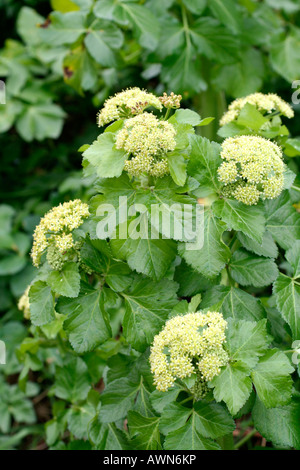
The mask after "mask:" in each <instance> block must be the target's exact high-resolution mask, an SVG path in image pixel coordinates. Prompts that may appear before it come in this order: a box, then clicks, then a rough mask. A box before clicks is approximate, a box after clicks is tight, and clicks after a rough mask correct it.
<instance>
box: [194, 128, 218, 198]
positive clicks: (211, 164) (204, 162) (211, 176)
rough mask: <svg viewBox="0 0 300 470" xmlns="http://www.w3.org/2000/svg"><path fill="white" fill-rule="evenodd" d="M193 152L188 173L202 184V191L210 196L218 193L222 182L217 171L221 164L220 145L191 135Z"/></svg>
mask: <svg viewBox="0 0 300 470" xmlns="http://www.w3.org/2000/svg"><path fill="white" fill-rule="evenodd" d="M189 140H190V145H191V151H190V161H189V164H188V173H189V174H190V175H192V176H193V178H195V179H196V180H197V181H199V183H200V189H201V191H203V190H204V189H205V190H206V192H207V193H208V194H210V193H218V192H219V190H220V182H219V180H218V173H217V169H218V167H219V166H220V164H221V158H220V145H219V144H217V143H216V142H210V141H209V140H208V139H206V138H205V137H200V136H199V135H190V137H189Z"/></svg>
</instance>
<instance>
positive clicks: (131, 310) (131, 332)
mask: <svg viewBox="0 0 300 470" xmlns="http://www.w3.org/2000/svg"><path fill="white" fill-rule="evenodd" d="M176 290H177V285H176V284H175V283H174V282H172V281H168V280H166V279H165V280H163V281H161V282H160V283H155V282H152V281H150V280H148V279H141V280H140V279H137V280H136V281H135V282H133V284H132V286H131V287H130V289H128V290H127V291H126V292H125V293H124V292H122V294H121V295H122V296H123V297H124V299H125V306H126V312H125V316H124V320H123V332H124V336H125V338H126V340H127V341H128V342H129V343H130V344H131V346H132V347H133V348H134V349H136V350H137V351H144V350H145V349H146V347H147V346H148V345H149V344H151V342H152V340H153V338H154V336H155V335H156V334H157V333H158V332H159V331H160V330H161V328H162V326H163V325H164V323H165V321H166V319H167V318H168V315H169V313H170V311H171V310H172V309H173V307H174V306H175V305H176V303H177V298H176Z"/></svg>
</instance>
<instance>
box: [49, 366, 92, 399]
mask: <svg viewBox="0 0 300 470" xmlns="http://www.w3.org/2000/svg"><path fill="white" fill-rule="evenodd" d="M55 377H56V381H55V383H54V386H53V392H54V394H55V395H56V396H57V397H59V398H62V399H63V400H68V401H71V402H73V403H76V402H78V401H80V400H85V399H86V397H87V395H88V392H89V390H90V388H91V384H90V377H89V374H88V369H87V366H86V364H85V363H84V362H83V360H82V359H81V358H80V357H71V358H68V360H67V361H66V362H65V363H64V365H63V367H56V374H55Z"/></svg>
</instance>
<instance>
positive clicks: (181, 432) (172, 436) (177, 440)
mask: <svg viewBox="0 0 300 470" xmlns="http://www.w3.org/2000/svg"><path fill="white" fill-rule="evenodd" d="M164 448H165V449H166V450H219V449H220V447H219V445H218V444H217V443H216V442H214V441H212V440H211V439H207V438H205V437H203V436H201V434H200V433H199V432H198V430H197V427H196V425H195V414H193V415H192V416H191V419H189V421H188V422H187V423H186V424H185V425H184V426H182V427H181V428H179V429H177V430H176V431H172V432H170V433H169V434H168V435H167V437H166V440H165V443H164Z"/></svg>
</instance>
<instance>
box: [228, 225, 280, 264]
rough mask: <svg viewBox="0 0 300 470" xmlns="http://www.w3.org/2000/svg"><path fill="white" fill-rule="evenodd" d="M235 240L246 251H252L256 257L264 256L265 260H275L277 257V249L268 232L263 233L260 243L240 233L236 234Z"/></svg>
mask: <svg viewBox="0 0 300 470" xmlns="http://www.w3.org/2000/svg"><path fill="white" fill-rule="evenodd" d="M237 238H238V240H239V241H240V242H241V244H242V245H243V247H244V248H246V249H247V250H248V251H252V252H253V253H255V254H256V255H259V256H265V257H267V258H277V256H278V248H277V246H276V243H275V242H274V240H273V238H272V235H271V234H270V232H268V231H265V233H264V234H263V239H262V242H261V243H258V242H257V241H255V240H252V239H251V238H250V237H248V236H247V235H245V234H244V233H242V232H238V234H237Z"/></svg>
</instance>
